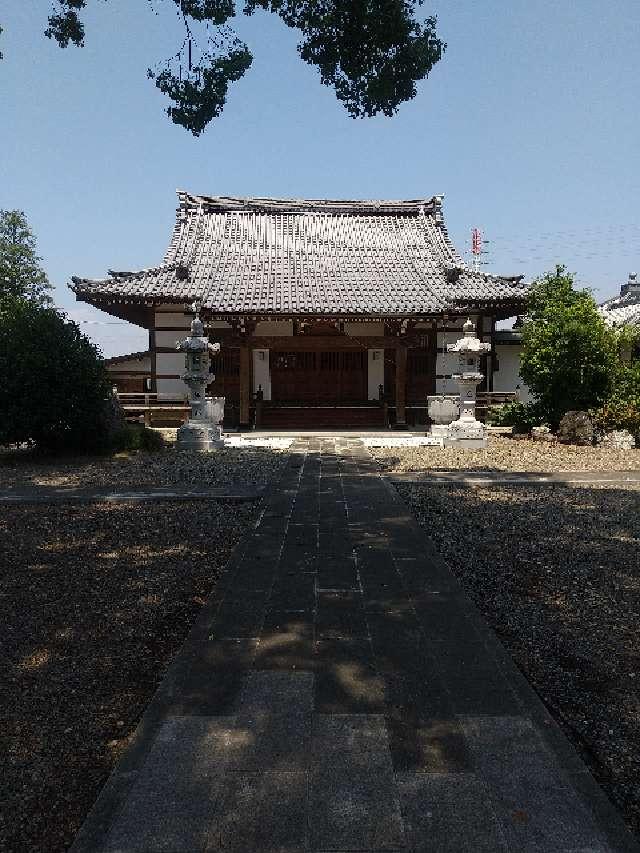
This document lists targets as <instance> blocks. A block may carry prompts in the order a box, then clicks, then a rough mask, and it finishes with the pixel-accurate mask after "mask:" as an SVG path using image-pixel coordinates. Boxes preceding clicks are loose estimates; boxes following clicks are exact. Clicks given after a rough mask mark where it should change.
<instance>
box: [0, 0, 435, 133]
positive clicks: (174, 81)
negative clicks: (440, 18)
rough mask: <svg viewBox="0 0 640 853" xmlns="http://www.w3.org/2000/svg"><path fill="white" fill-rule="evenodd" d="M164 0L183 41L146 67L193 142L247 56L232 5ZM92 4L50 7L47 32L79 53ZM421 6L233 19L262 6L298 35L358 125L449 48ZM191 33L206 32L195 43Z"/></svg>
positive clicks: (250, 2) (327, 8)
mask: <svg viewBox="0 0 640 853" xmlns="http://www.w3.org/2000/svg"><path fill="white" fill-rule="evenodd" d="M163 1H164V2H167V3H173V4H174V5H175V7H176V11H177V13H178V14H179V16H180V18H181V21H182V24H183V25H184V41H183V43H182V45H181V46H180V47H179V49H178V50H177V52H176V53H175V55H174V56H173V57H171V58H169V59H167V60H166V61H165V62H164V63H163V64H161V65H158V66H156V67H154V68H150V69H149V70H148V72H147V73H148V77H149V78H150V79H151V80H153V81H154V82H155V85H156V86H157V87H158V89H159V90H160V91H161V92H163V93H164V94H165V95H167V97H168V98H169V100H170V101H171V105H170V106H169V107H168V108H167V114H168V115H169V117H170V118H171V120H172V121H173V122H175V123H176V124H179V125H181V126H182V127H184V128H186V129H187V130H189V131H191V133H193V134H194V135H195V136H199V135H200V134H201V133H202V131H203V130H204V129H205V128H206V127H207V125H208V124H209V122H210V121H212V119H214V118H216V117H217V116H219V115H220V113H221V112H222V110H223V109H224V105H225V103H226V99H227V92H228V88H229V84H230V83H232V82H234V81H236V80H239V79H240V78H241V77H242V76H243V75H244V74H245V73H246V72H247V70H248V69H249V67H250V66H251V63H252V60H253V57H252V54H251V52H250V50H249V48H248V46H247V45H246V44H244V42H242V41H241V39H239V38H238V36H237V35H236V33H235V32H234V30H233V29H232V27H231V26H230V23H229V22H230V21H231V19H232V18H234V16H236V14H238V11H239V10H238V9H237V8H236V3H235V0H156V2H163ZM91 2H95V0H53V3H54V10H53V11H52V13H51V14H50V15H49V19H48V26H47V28H46V30H45V35H46V36H48V37H49V38H51V39H54V40H55V41H56V42H57V43H58V44H59V45H60V47H62V48H66V47H68V46H69V45H70V44H73V45H76V46H77V47H82V46H83V45H84V39H85V26H84V22H83V20H82V12H83V11H84V10H85V9H86V8H87V6H88V5H89V3H91ZM106 2H108V0H106ZM131 2H132V0H131ZM136 2H137V3H138V4H143V3H144V2H145V0H136ZM146 2H147V3H148V4H150V0H146ZM423 2H424V0H333V2H329V0H246V2H245V5H244V7H243V8H242V9H241V10H240V12H241V13H242V14H244V15H252V14H253V13H254V12H255V11H256V9H264V10H265V11H268V12H272V13H273V14H276V15H278V16H279V17H280V18H281V20H282V21H283V22H284V23H285V24H286V26H288V27H290V28H292V29H295V30H298V31H299V32H300V33H301V40H300V42H299V44H298V52H299V54H300V57H301V58H302V59H303V60H304V61H305V62H307V63H309V64H310V65H314V66H316V67H317V68H318V70H319V72H320V79H321V81H322V83H323V84H325V85H326V86H331V87H332V88H333V89H334V90H335V93H336V96H337V97H338V99H339V100H340V101H341V102H342V103H343V104H344V106H345V108H346V109H347V111H348V113H349V114H350V115H351V116H352V117H354V118H356V117H364V116H374V115H376V114H378V113H383V114H384V115H387V116H390V115H393V114H394V113H395V112H397V110H398V107H399V106H400V104H402V103H403V102H404V101H408V100H411V99H412V98H413V97H415V95H416V83H417V82H418V81H419V80H423V79H425V78H426V77H427V76H428V74H429V72H430V71H431V69H432V68H433V66H434V65H435V64H436V63H437V62H438V61H439V60H440V59H441V57H442V54H443V52H444V50H445V48H446V45H445V44H444V42H443V41H441V39H440V38H439V37H438V35H437V32H436V19H435V17H433V16H429V17H426V18H424V17H420V16H419V15H418V11H419V7H420V6H421V5H422V3H423ZM198 27H200V28H202V27H204V28H205V35H204V36H203V37H201V38H199V37H197V33H196V29H197V28H198ZM0 31H1V28H0ZM199 41H201V42H202V43H203V46H202V47H201V46H200V45H199ZM0 57H1V54H0Z"/></svg>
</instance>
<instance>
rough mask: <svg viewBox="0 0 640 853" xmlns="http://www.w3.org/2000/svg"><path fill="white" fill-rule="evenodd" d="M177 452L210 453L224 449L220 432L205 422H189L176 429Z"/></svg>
mask: <svg viewBox="0 0 640 853" xmlns="http://www.w3.org/2000/svg"><path fill="white" fill-rule="evenodd" d="M176 447H177V449H178V450H202V451H205V452H210V451H212V450H217V449H218V448H219V447H224V441H223V440H222V430H221V429H220V427H219V426H217V425H215V424H210V423H207V422H206V421H200V422H198V421H189V423H186V424H183V425H182V426H181V427H180V428H179V429H178V436H177V444H176Z"/></svg>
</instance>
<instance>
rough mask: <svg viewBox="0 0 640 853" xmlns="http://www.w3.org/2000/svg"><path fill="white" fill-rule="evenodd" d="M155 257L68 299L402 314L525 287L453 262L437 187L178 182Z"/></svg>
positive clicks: (238, 310) (464, 304)
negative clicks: (320, 192)
mask: <svg viewBox="0 0 640 853" xmlns="http://www.w3.org/2000/svg"><path fill="white" fill-rule="evenodd" d="M178 197H179V200H180V206H179V207H178V211H177V217H176V225H175V229H174V232H173V237H172V239H171V243H170V246H169V249H168V251H167V254H166V256H165V259H164V262H163V263H162V264H160V265H159V266H157V267H153V268H151V269H146V270H140V271H137V272H114V271H109V275H110V277H109V278H108V279H104V280H98V281H96V280H91V279H81V278H74V279H73V284H72V285H71V288H72V290H73V291H74V292H75V293H76V294H77V296H78V297H79V298H80V299H84V300H86V301H89V302H93V303H96V304H98V303H101V302H102V303H105V302H109V301H111V302H114V301H122V302H152V303H159V302H179V303H185V302H190V301H192V300H193V299H199V300H200V301H201V303H202V305H203V307H204V308H205V309H208V310H209V311H210V312H211V313H212V314H214V315H224V314H243V313H245V314H255V315H278V316H282V315H296V314H316V315H317V314H328V315H337V316H341V315H344V316H347V315H348V316H350V315H374V316H410V315H413V314H428V313H438V312H443V311H450V312H453V311H459V312H464V310H465V309H466V308H483V307H502V308H504V307H508V308H510V307H513V308H514V313H515V310H517V309H521V308H522V306H523V301H524V299H525V298H526V293H527V286H526V285H524V284H523V283H522V281H521V277H519V276H518V277H513V276H512V277H500V276H493V275H487V274H485V273H479V272H473V271H471V270H469V269H468V268H466V267H465V265H464V263H463V261H462V259H461V258H460V256H459V255H458V253H457V252H456V250H455V248H454V247H453V246H452V244H451V242H450V241H449V237H448V235H447V230H446V228H445V224H444V219H443V216H442V197H441V196H434V197H433V198H431V199H418V200H413V201H319V200H295V199H267V198H247V199H245V198H231V197H216V198H214V197H209V196H196V195H191V194H190V193H186V192H179V193H178Z"/></svg>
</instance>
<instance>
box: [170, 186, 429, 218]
mask: <svg viewBox="0 0 640 853" xmlns="http://www.w3.org/2000/svg"><path fill="white" fill-rule="evenodd" d="M176 193H177V196H178V199H179V202H180V207H179V211H180V212H185V211H188V210H193V209H194V208H195V209H200V210H202V211H203V212H207V213H232V212H236V211H237V212H239V213H240V212H251V211H253V212H258V211H260V212H263V213H325V214H326V213H333V214H346V215H356V216H358V215H359V216H377V215H385V214H386V215H389V214H396V215H402V214H404V215H408V216H418V215H420V214H426V215H430V216H436V217H439V216H441V215H442V200H443V199H444V195H434V196H431V197H430V198H417V199H313V198H276V197H269V196H225V195H221V196H211V195H197V194H195V193H190V192H187V191H186V190H176Z"/></svg>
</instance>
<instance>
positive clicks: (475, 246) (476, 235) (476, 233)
mask: <svg viewBox="0 0 640 853" xmlns="http://www.w3.org/2000/svg"><path fill="white" fill-rule="evenodd" d="M489 242H490V241H489V240H483V239H482V231H481V230H480V229H479V228H473V229H472V230H471V254H472V255H473V271H474V272H480V267H481V266H485V265H486V263H487V262H486V261H481V260H480V255H486V254H487V250H486V249H483V248H482V247H483V246H484V245H485V244H488V243H489Z"/></svg>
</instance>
